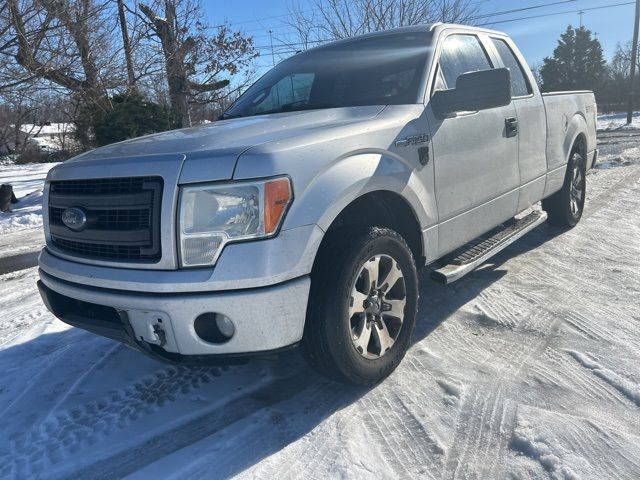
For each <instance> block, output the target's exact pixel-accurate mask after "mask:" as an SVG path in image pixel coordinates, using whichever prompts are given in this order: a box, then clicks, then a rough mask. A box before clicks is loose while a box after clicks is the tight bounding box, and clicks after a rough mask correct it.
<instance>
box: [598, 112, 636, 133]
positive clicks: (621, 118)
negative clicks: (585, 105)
mask: <svg viewBox="0 0 640 480" xmlns="http://www.w3.org/2000/svg"><path fill="white" fill-rule="evenodd" d="M597 128H598V130H602V131H607V130H631V129H638V128H640V112H633V116H632V120H631V124H630V125H627V114H626V112H625V113H622V112H617V113H606V114H605V113H603V114H600V115H598V123H597Z"/></svg>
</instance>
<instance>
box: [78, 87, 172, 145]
mask: <svg viewBox="0 0 640 480" xmlns="http://www.w3.org/2000/svg"><path fill="white" fill-rule="evenodd" d="M111 104H112V106H113V108H112V109H110V110H104V111H97V112H95V111H90V112H83V114H81V115H80V116H79V117H80V118H81V119H84V120H85V121H87V122H88V124H89V126H90V127H91V130H93V133H94V135H95V143H96V144H97V145H98V146H101V145H108V144H110V143H114V142H120V141H122V140H127V139H129V138H134V137H139V136H142V135H148V134H150V133H157V132H163V131H165V130H170V129H172V128H177V127H178V126H179V124H178V121H177V118H176V116H175V115H174V114H173V112H172V111H171V109H169V108H167V107H164V106H162V105H158V104H156V103H153V102H148V101H146V100H144V99H143V98H142V97H141V96H139V95H136V94H133V95H115V96H114V97H112V99H111Z"/></svg>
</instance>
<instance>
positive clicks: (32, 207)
mask: <svg viewBox="0 0 640 480" xmlns="http://www.w3.org/2000/svg"><path fill="white" fill-rule="evenodd" d="M55 165H57V164H56V163H34V164H27V165H16V164H14V163H10V162H6V161H5V162H3V163H0V184H2V183H8V184H9V185H11V186H13V192H14V193H15V195H16V197H17V198H18V200H20V201H19V202H18V203H16V204H14V205H13V206H12V211H11V212H10V213H3V212H0V258H2V257H7V256H10V255H15V254H18V253H21V252H25V251H32V250H36V249H39V248H42V244H43V243H44V235H43V234H42V188H43V187H44V180H45V178H46V176H47V172H48V171H49V170H50V169H51V168H52V167H53V166H55Z"/></svg>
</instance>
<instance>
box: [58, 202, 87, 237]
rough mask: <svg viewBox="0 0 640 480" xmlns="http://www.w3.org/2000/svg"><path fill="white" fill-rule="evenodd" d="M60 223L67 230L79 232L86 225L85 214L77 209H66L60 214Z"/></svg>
mask: <svg viewBox="0 0 640 480" xmlns="http://www.w3.org/2000/svg"><path fill="white" fill-rule="evenodd" d="M62 223H64V224H65V226H66V227H67V228H70V229H71V230H74V231H76V232H79V231H80V230H82V229H83V228H84V227H85V226H86V225H87V214H86V212H85V211H84V210H83V209H81V208H78V207H71V208H67V209H66V210H65V211H64V212H62Z"/></svg>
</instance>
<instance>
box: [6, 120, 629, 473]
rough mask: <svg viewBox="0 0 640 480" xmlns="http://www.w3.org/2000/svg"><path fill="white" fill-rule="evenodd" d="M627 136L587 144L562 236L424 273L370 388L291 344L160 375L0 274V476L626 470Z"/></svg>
mask: <svg viewBox="0 0 640 480" xmlns="http://www.w3.org/2000/svg"><path fill="white" fill-rule="evenodd" d="M638 140H640V138H639V137H638V136H637V135H633V136H632V135H631V134H628V133H625V134H624V135H623V136H619V135H618V134H617V133H616V134H615V135H614V134H611V135H610V136H608V137H606V138H605V139H604V140H603V142H602V144H601V147H600V148H601V162H602V163H601V164H600V166H599V168H598V169H596V170H594V171H593V172H592V173H591V174H590V175H589V176H588V177H587V178H588V197H587V204H586V210H585V216H584V217H583V219H582V221H581V222H580V224H579V225H578V226H577V227H576V228H575V229H573V230H571V231H568V232H562V231H559V230H556V229H554V228H552V227H549V226H546V225H544V226H541V227H539V228H537V229H536V230H535V231H533V232H532V233H530V234H528V235H527V236H526V237H525V238H523V239H521V240H520V241H518V242H516V244H514V245H512V246H511V247H509V248H507V249H506V250H505V251H503V252H502V253H501V254H499V255H498V256H497V257H495V258H494V259H492V260H491V261H490V262H489V263H487V264H485V265H484V266H483V267H481V268H480V269H479V270H477V271H476V272H474V273H472V274H470V275H469V276H467V277H465V278H464V279H462V280H460V281H459V282H457V283H455V284H453V285H450V286H440V285H437V284H435V283H433V282H431V281H430V280H429V276H428V273H429V272H428V270H427V269H425V270H424V271H422V272H421V280H420V291H421V299H420V312H419V321H418V325H417V328H416V332H415V337H414V344H413V346H412V347H411V349H410V350H409V352H408V354H407V357H406V358H405V360H404V362H403V363H402V364H401V365H400V367H399V368H398V370H397V371H396V372H395V373H394V374H393V375H391V377H389V378H388V379H387V380H386V381H384V382H382V383H381V384H380V385H378V386H377V387H375V388H371V389H362V388H349V387H345V386H343V385H338V384H335V383H332V382H329V381H327V380H325V379H323V378H322V377H320V376H318V375H316V374H315V373H314V372H312V371H311V370H310V369H309V368H308V367H306V366H305V364H304V363H303V361H302V359H301V358H300V355H299V353H298V352H297V351H290V352H288V353H286V354H283V355H281V356H279V357H272V358H267V359H260V360H252V361H250V362H249V363H247V364H245V365H240V366H230V367H225V368H221V367H219V368H205V367H201V368H185V367H175V366H167V365H164V364H161V363H158V362H156V361H153V360H150V359H148V358H146V357H144V356H142V355H141V354H139V353H137V352H134V351H132V350H129V349H128V348H126V347H124V346H122V345H119V344H117V343H114V342H112V341H110V340H107V339H103V338H100V337H97V336H94V335H91V334H89V333H87V332H84V331H82V330H78V329H74V328H70V327H68V326H66V325H65V324H63V323H61V322H60V321H58V320H56V319H55V318H54V317H52V316H51V315H50V314H49V313H47V311H46V310H45V308H44V306H43V305H42V303H41V301H40V298H39V296H38V294H37V291H36V288H35V281H36V278H37V273H36V269H35V268H32V269H28V270H22V271H19V272H14V273H10V274H6V275H2V276H0V282H1V288H2V294H1V295H0V478H45V477H46V478H66V477H73V478H91V479H94V478H120V477H123V476H129V478H138V479H147V478H180V479H182V478H223V477H229V476H237V477H239V478H247V479H249V478H265V479H273V478H277V479H281V478H318V479H320V478H358V479H360V478H371V479H374V478H375V479H377V478H519V479H530V478H589V479H592V478H593V479H596V478H597V479H603V478H612V479H637V478H640V370H639V369H638V365H639V364H640V273H639V272H640V242H639V241H638V239H639V238H640V213H639V212H640V151H638V149H637V146H636V145H637V142H638ZM30 173H33V174H34V175H33V176H34V177H42V175H43V173H44V172H30ZM2 175H7V174H6V173H5V172H3V173H2ZM25 178H26V176H25ZM25 181H26V180H25ZM39 181H41V180H39ZM35 183H36V181H35V180H34V183H33V184H32V186H33V185H35ZM25 188H26V186H25ZM36 189H37V188H36ZM19 191H22V192H24V190H19ZM256 321H263V319H256Z"/></svg>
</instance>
